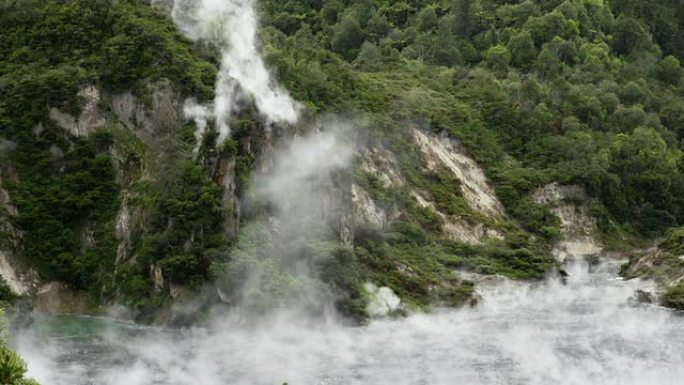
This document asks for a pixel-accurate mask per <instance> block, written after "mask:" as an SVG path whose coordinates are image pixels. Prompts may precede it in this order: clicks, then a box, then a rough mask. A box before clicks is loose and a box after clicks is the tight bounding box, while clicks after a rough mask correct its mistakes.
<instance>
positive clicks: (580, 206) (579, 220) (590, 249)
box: [533, 183, 602, 262]
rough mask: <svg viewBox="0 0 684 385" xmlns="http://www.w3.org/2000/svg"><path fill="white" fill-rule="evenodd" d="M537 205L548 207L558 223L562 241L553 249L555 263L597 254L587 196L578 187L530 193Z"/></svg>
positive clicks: (555, 186) (548, 187)
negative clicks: (556, 260)
mask: <svg viewBox="0 0 684 385" xmlns="http://www.w3.org/2000/svg"><path fill="white" fill-rule="evenodd" d="M533 198H534V200H535V201H536V202H537V203H542V204H545V205H548V206H549V207H550V208H551V211H552V212H553V213H554V214H556V215H557V216H558V218H559V219H560V221H561V231H562V232H563V235H564V238H565V239H564V240H563V241H561V242H560V243H559V244H558V245H557V246H556V248H555V249H554V255H555V256H556V258H557V259H558V261H559V262H563V261H565V260H566V259H567V258H568V257H578V256H580V257H581V256H590V255H594V254H597V253H599V252H601V250H602V247H601V246H600V244H599V243H598V241H597V240H596V239H595V237H594V234H596V231H597V230H596V220H595V219H594V218H592V216H591V215H590V214H589V210H588V208H587V206H586V204H585V203H586V202H588V197H587V194H586V192H585V190H584V188H582V187H581V186H561V185H559V184H558V183H551V184H549V185H546V186H544V187H542V188H540V189H539V190H537V191H536V192H535V193H534V196H533Z"/></svg>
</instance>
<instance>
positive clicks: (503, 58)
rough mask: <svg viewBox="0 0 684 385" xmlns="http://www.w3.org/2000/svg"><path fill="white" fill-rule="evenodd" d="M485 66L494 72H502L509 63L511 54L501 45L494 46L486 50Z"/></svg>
mask: <svg viewBox="0 0 684 385" xmlns="http://www.w3.org/2000/svg"><path fill="white" fill-rule="evenodd" d="M486 59H487V65H488V66H489V68H492V69H493V70H496V71H504V70H506V68H508V64H509V63H510V62H511V53H510V51H508V48H506V47H504V46H503V45H500V44H499V45H495V46H494V47H492V48H490V49H489V50H487V56H486Z"/></svg>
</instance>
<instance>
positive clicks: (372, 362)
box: [18, 263, 684, 385]
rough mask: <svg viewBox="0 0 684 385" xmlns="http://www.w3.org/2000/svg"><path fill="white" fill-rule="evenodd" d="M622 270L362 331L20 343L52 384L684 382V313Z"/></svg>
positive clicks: (581, 266)
mask: <svg viewBox="0 0 684 385" xmlns="http://www.w3.org/2000/svg"><path fill="white" fill-rule="evenodd" d="M617 268H618V266H616V265H614V264H613V265H605V266H603V267H601V268H599V269H596V270H590V268H589V266H588V265H587V264H586V263H578V264H576V265H574V266H570V267H569V269H568V270H569V271H570V273H571V277H570V279H569V281H568V283H567V284H562V283H561V282H558V281H551V282H546V283H543V284H540V285H536V286H533V285H530V284H528V283H510V284H506V285H501V286H498V287H496V288H493V289H490V290H489V291H487V292H485V293H484V305H483V306H482V307H479V308H475V309H462V310H450V311H445V312H442V313H439V312H438V313H436V314H430V315H413V316H411V317H409V318H407V319H403V320H395V321H390V320H385V321H376V322H374V323H372V324H371V325H368V326H366V327H362V328H349V327H343V326H340V325H338V324H334V323H320V322H313V323H311V322H306V321H305V320H302V319H300V318H299V315H296V317H297V318H294V317H293V315H286V314H281V315H280V316H278V317H276V318H272V319H270V320H269V321H268V323H267V324H266V325H264V324H261V325H260V327H251V326H249V325H227V324H226V323H225V322H219V323H217V324H216V325H215V326H214V327H212V328H206V329H192V330H184V331H170V330H161V329H155V328H143V329H141V328H139V327H132V326H130V325H129V326H126V325H113V326H111V327H110V328H109V329H108V332H106V333H101V334H100V337H99V338H93V337H92V336H91V337H88V338H89V339H85V340H84V339H83V338H82V337H71V338H64V336H63V335H62V336H61V338H57V337H54V336H53V337H49V336H46V335H45V334H40V333H38V334H35V333H36V332H34V334H31V333H28V334H21V335H20V337H19V341H18V342H19V343H18V346H19V348H20V349H19V350H20V352H21V353H22V354H23V355H24V356H25V357H26V358H27V359H28V362H29V372H30V374H31V375H32V376H34V377H36V378H37V379H38V380H40V381H42V382H43V383H44V384H49V385H85V384H91V383H92V384H98V385H150V384H159V385H187V384H204V385H224V384H233V385H262V384H263V385H266V384H268V385H280V384H282V383H284V382H288V383H289V384H292V385H317V384H320V385H380V384H398V385H414V384H426V385H443V384H444V385H446V384H473V385H478V384H530V385H546V384H560V385H585V384H600V385H643V384H662V385H675V384H680V383H681V379H682V378H684V351H683V350H682V346H684V334H683V333H681V330H682V328H683V327H684V318H682V317H681V316H677V314H676V313H674V312H671V311H668V310H664V309H658V308H654V307H635V306H630V305H628V301H627V298H626V293H629V292H630V290H631V289H634V287H636V285H638V283H634V282H625V281H620V280H617V279H615V272H616V271H617ZM77 322H85V321H83V320H80V321H77ZM33 330H34V331H39V330H40V328H39V327H34V328H33ZM74 330H80V329H78V328H74ZM84 341H86V342H84ZM89 381H92V382H89Z"/></svg>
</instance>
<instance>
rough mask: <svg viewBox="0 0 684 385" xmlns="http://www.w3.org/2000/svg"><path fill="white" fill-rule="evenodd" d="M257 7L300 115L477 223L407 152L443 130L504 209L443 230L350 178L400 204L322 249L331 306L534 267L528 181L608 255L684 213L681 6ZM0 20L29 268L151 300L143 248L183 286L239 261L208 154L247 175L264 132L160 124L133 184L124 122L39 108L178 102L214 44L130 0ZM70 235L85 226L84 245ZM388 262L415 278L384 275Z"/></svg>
mask: <svg viewBox="0 0 684 385" xmlns="http://www.w3.org/2000/svg"><path fill="white" fill-rule="evenodd" d="M155 3H156V2H155ZM256 4H257V8H258V13H259V15H260V20H261V31H260V37H261V40H262V42H263V52H264V56H265V58H266V61H267V63H268V64H269V65H270V67H271V68H272V70H273V73H274V76H275V78H276V79H277V80H278V81H279V82H280V83H282V84H283V85H284V86H285V88H286V89H287V90H289V92H290V93H291V94H292V96H293V97H294V98H295V99H296V100H298V101H300V102H302V103H303V104H304V106H305V109H306V113H307V114H309V115H314V114H317V113H337V114H343V115H352V116H359V117H363V119H365V120H366V121H367V122H368V124H366V128H365V132H364V135H366V136H367V140H368V141H370V142H374V143H381V144H382V145H383V146H384V147H386V148H388V149H390V150H391V151H392V152H393V153H394V154H395V155H397V158H398V162H399V164H400V166H401V171H402V173H403V174H404V175H405V176H406V178H407V179H408V180H409V181H410V183H411V185H413V186H419V187H420V188H421V189H422V190H425V191H427V192H428V193H429V195H430V197H431V198H432V200H433V201H434V202H435V204H436V206H437V207H438V209H439V210H440V211H441V212H446V213H449V214H458V215H461V216H464V217H470V218H473V220H475V221H477V220H484V219H482V218H477V213H474V212H472V211H471V210H469V209H468V207H467V205H465V204H464V201H463V197H462V196H460V194H459V193H458V192H457V190H458V188H457V187H458V181H457V180H454V178H453V176H451V175H449V174H448V173H442V172H431V173H426V172H425V170H423V169H422V168H421V167H420V162H421V161H420V159H419V158H418V157H419V155H418V154H417V153H416V152H415V151H413V150H412V149H413V146H414V145H413V144H412V143H411V141H410V140H409V139H408V135H409V133H408V130H407V127H419V128H421V129H422V130H425V131H428V132H433V133H439V134H442V133H444V134H446V135H448V136H449V137H452V138H455V139H457V140H459V141H460V142H461V143H462V144H463V145H464V147H465V148H466V149H467V151H468V152H469V153H470V154H471V155H472V156H473V157H474V158H475V160H477V162H478V163H479V164H480V165H482V166H483V167H484V169H485V171H486V173H487V176H488V178H489V179H490V180H491V181H492V183H493V184H494V186H495V189H496V194H497V195H498V197H499V198H500V199H501V201H502V203H503V204H504V206H505V208H506V212H507V213H508V218H507V219H506V220H505V222H504V223H502V224H498V225H497V226H499V228H500V230H501V231H502V232H503V233H505V235H506V236H505V239H504V240H501V241H499V242H491V243H487V244H484V245H478V246H473V245H467V244H464V243H459V242H454V241H452V240H447V239H444V237H442V236H441V235H440V232H439V228H440V226H441V224H440V220H439V217H437V216H436V215H435V213H434V212H431V211H430V210H426V209H424V208H421V207H418V206H417V205H416V204H415V202H412V200H411V197H410V194H409V191H404V190H391V189H386V188H385V187H383V186H382V184H381V183H379V182H378V180H376V179H374V177H373V176H372V175H368V174H364V173H362V172H359V173H356V174H355V175H354V178H356V180H357V182H358V183H359V184H360V185H362V186H363V187H364V188H365V189H367V190H368V191H369V192H371V194H372V196H373V198H374V199H375V200H376V201H378V202H381V203H383V204H385V205H388V206H389V205H396V204H398V205H400V206H402V207H403V208H404V211H405V215H403V216H402V218H401V219H400V220H399V221H398V222H397V223H396V224H395V226H394V227H393V228H392V229H391V230H390V231H388V232H387V233H385V234H378V233H376V232H372V231H368V232H362V231H359V233H358V234H356V240H355V244H354V245H353V249H352V250H342V249H336V250H334V251H331V252H330V253H332V255H333V256H334V258H333V259H332V262H330V263H329V264H327V265H326V266H324V267H323V269H322V271H323V279H324V280H325V281H326V282H328V283H329V284H330V285H332V286H334V287H336V288H337V289H339V290H341V291H343V292H346V293H348V294H347V297H345V300H344V301H342V303H341V305H340V306H341V309H342V310H343V312H345V313H347V314H350V315H354V316H359V317H363V315H361V314H360V313H361V312H362V310H360V309H362V306H363V304H362V303H360V302H359V301H361V302H362V299H363V295H362V294H361V293H360V292H361V282H362V281H364V280H365V279H368V278H370V279H372V280H374V281H376V282H379V283H380V284H383V285H386V286H389V287H391V288H392V289H393V290H394V291H395V292H397V293H398V294H399V295H400V297H402V298H403V299H405V300H406V301H407V302H409V303H411V304H413V305H415V306H417V307H426V306H429V304H430V303H432V302H437V303H441V304H449V305H459V304H462V303H463V302H464V301H466V300H467V298H469V295H470V294H471V293H472V290H473V287H472V283H469V282H467V281H457V282H454V283H453V284H449V285H446V286H444V287H443V288H442V289H440V290H437V292H436V294H435V292H434V291H429V290H428V289H427V287H430V286H435V285H436V282H442V281H445V280H448V279H449V278H447V276H448V273H447V271H448V270H449V269H451V268H460V269H468V270H472V271H475V272H478V273H484V274H503V275H506V276H508V277H511V278H518V279H533V278H541V277H543V276H544V275H545V274H546V273H547V272H548V271H549V270H550V269H551V268H552V266H553V264H554V263H553V261H552V258H551V257H550V256H549V252H550V249H551V246H552V245H553V244H554V242H556V241H557V240H559V239H560V237H561V234H560V231H559V226H560V223H559V221H558V218H556V217H555V216H554V215H552V214H551V213H550V211H549V210H548V208H546V207H544V206H542V205H540V204H538V203H535V202H534V201H533V199H532V198H531V193H532V192H533V191H534V190H535V189H537V188H539V187H542V186H544V185H546V184H548V183H551V182H560V183H563V184H578V185H581V186H584V187H585V188H586V191H587V192H588V194H589V196H590V197H591V198H592V200H591V202H592V204H591V209H592V214H593V215H594V216H595V218H596V219H597V223H598V228H599V230H600V237H601V240H602V242H603V243H604V244H605V245H607V246H608V247H611V248H617V249H625V248H629V247H633V246H641V245H644V244H647V243H648V242H651V241H652V240H653V239H657V238H659V237H661V236H663V235H664V234H665V233H666V232H667V230H668V229H670V228H674V227H678V226H681V225H684V159H682V139H684V82H682V78H683V77H682V75H683V73H684V72H683V70H682V67H681V63H680V60H684V9H683V7H682V6H681V4H680V2H679V1H678V0H655V1H648V2H647V1H640V0H620V1H617V0H614V1H608V0H605V1H604V0H565V1H559V0H525V1H494V0H441V1H434V0H432V1H428V0H422V1H421V0H414V1H408V0H407V1H404V0H397V1H386V0H328V1H321V0H289V1H275V0H260V1H257V2H256ZM0 31H2V33H0V139H1V140H2V142H1V143H0V162H3V163H5V164H7V165H11V167H3V168H2V172H3V176H2V180H3V182H4V184H5V185H4V187H5V188H8V189H9V191H10V192H11V195H12V197H13V201H14V202H15V204H16V206H17V209H18V214H16V215H12V214H11V213H3V214H2V217H3V218H5V217H9V220H10V221H11V223H12V224H13V225H14V226H16V227H17V228H18V229H19V230H20V231H21V232H22V233H23V241H22V245H23V246H22V247H21V254H22V255H23V256H25V257H26V259H27V260H28V261H30V262H31V263H32V264H33V265H35V266H36V267H37V268H38V270H39V272H40V275H41V277H43V278H44V279H46V280H60V281H63V282H66V283H68V284H69V285H70V286H71V287H73V288H76V289H80V290H87V291H90V292H91V293H92V297H93V302H94V303H99V302H105V301H106V300H107V299H111V298H113V297H121V298H125V299H126V303H127V304H129V305H131V306H134V307H137V308H140V309H150V308H154V307H156V306H159V305H161V304H163V303H165V302H166V301H168V300H169V299H168V296H159V295H156V294H154V295H152V293H154V291H153V282H152V281H153V280H152V278H151V277H150V272H149V265H150V264H151V263H153V264H156V265H159V266H162V269H163V271H164V274H165V275H166V276H168V277H170V279H171V280H172V281H173V282H175V283H178V284H182V285H187V286H189V287H191V288H193V290H196V291H197V292H199V291H202V290H204V289H205V288H206V286H205V285H204V284H205V282H207V281H212V280H214V279H216V278H217V277H219V276H224V273H225V271H229V272H231V271H234V269H235V266H234V265H232V263H233V261H234V260H235V259H236V258H235V252H234V251H233V250H235V249H236V248H237V249H238V253H239V252H242V251H244V250H239V248H240V247H242V246H240V245H243V246H244V244H248V245H252V246H253V245H254V243H255V242H257V240H255V237H260V236H261V234H258V233H257V234H242V235H241V240H240V239H238V240H236V239H234V238H233V237H230V236H229V235H228V234H226V232H225V229H224V218H225V217H226V216H228V215H229V214H230V213H228V212H227V209H226V208H225V207H222V203H221V195H222V190H221V186H220V184H219V183H218V181H217V180H216V175H215V172H212V167H211V159H212V157H215V156H223V157H228V158H231V159H234V160H235V162H236V164H237V166H236V170H237V171H236V172H237V174H238V179H239V186H238V193H240V191H241V188H242V189H244V188H246V185H247V184H248V183H249V182H248V179H249V174H250V172H251V170H252V169H253V167H254V162H255V158H256V157H257V156H258V154H255V153H251V152H250V151H247V150H246V147H245V145H244V142H245V141H244V140H242V139H243V138H244V137H248V136H255V134H254V131H255V130H258V129H259V126H260V124H261V123H260V122H259V119H258V117H257V116H256V114H254V113H253V112H250V111H249V110H247V111H246V112H245V113H244V114H243V116H241V117H240V118H241V120H240V122H239V124H237V125H236V127H235V129H234V135H233V138H232V139H228V140H227V142H226V143H222V144H221V143H220V144H218V147H220V148H219V150H217V152H220V154H219V155H216V154H215V153H214V152H212V150H211V147H212V146H214V145H216V144H215V143H213V141H215V140H216V135H215V133H212V132H210V133H209V134H207V135H206V137H205V138H203V141H202V152H201V154H202V156H200V157H199V158H197V159H195V158H193V157H192V156H191V149H192V148H193V147H194V146H195V144H194V138H193V136H192V133H193V131H194V127H192V124H191V123H189V122H186V123H185V124H182V125H180V126H179V127H174V129H173V130H172V132H171V133H170V134H169V136H168V141H165V142H164V143H163V146H164V152H165V153H167V154H168V156H167V157H166V158H164V160H163V161H162V162H158V164H160V165H159V166H158V168H157V169H156V170H154V173H155V174H156V175H159V178H153V180H152V181H150V180H142V179H141V180H138V179H136V178H138V177H139V175H137V174H136V173H140V172H141V171H140V169H139V168H138V169H136V164H139V163H141V162H145V157H146V156H148V157H149V154H146V153H145V151H143V150H139V147H140V144H139V143H138V142H136V139H134V138H131V135H130V134H127V133H126V132H124V131H125V130H121V129H119V128H115V127H107V128H106V129H103V130H101V131H98V132H97V133H95V134H94V135H91V136H88V137H74V136H73V135H70V134H68V133H66V132H64V131H63V130H61V129H60V128H59V127H57V126H56V125H55V124H51V123H50V119H48V117H47V116H48V113H49V108H50V107H55V106H56V107H60V108H62V109H64V110H66V111H73V112H74V113H77V112H78V110H79V108H80V107H79V106H80V103H81V101H80V100H79V97H78V96H77V94H78V90H79V87H81V86H83V85H88V84H95V85H97V87H98V88H100V89H102V90H104V91H105V92H110V93H116V92H123V91H131V92H132V93H133V94H135V95H136V96H138V97H139V98H141V99H142V100H148V102H149V103H152V102H151V101H149V99H150V93H149V92H150V91H149V84H150V82H151V81H157V80H161V79H169V80H170V81H171V83H172V87H173V89H174V91H175V92H177V93H178V94H179V95H182V96H183V97H196V98H199V99H200V100H209V99H211V98H212V96H213V87H214V81H215V76H216V71H217V65H218V62H217V61H218V57H217V56H218V54H217V51H216V47H212V46H209V45H203V44H200V43H192V42H190V41H189V40H188V39H186V38H185V37H183V36H182V34H181V33H180V31H178V30H177V29H176V27H175V26H174V24H173V22H172V21H171V20H170V19H169V17H168V16H167V15H166V14H165V13H164V12H163V11H162V10H160V9H157V8H154V7H151V6H150V5H149V4H146V3H145V2H141V1H137V0H118V1H116V2H114V1H109V0H88V1H86V0H70V1H62V0H24V1H12V0H0ZM257 136H258V135H257ZM161 145H162V144H160V146H161ZM112 154H118V155H119V158H120V159H116V160H114V159H113V157H114V156H113V155H112ZM122 154H123V155H122ZM162 163H163V165H162ZM120 175H124V177H123V179H122V177H120ZM124 189H125V190H131V191H135V192H136V193H135V195H134V197H135V199H137V203H138V204H140V205H142V206H144V207H145V210H144V211H145V215H144V224H143V225H141V228H143V229H144V231H142V230H141V231H140V233H139V234H137V235H136V236H135V239H133V240H132V244H133V245H134V246H133V248H134V249H135V250H136V255H137V259H136V261H135V263H131V264H127V265H125V266H118V264H117V261H116V255H117V239H116V238H115V235H114V234H115V227H116V223H115V217H116V215H117V210H118V209H119V207H120V205H121V204H122V199H123V198H122V195H121V194H122V190H124ZM255 215H257V214H255ZM250 219H252V218H250V217H249V216H247V217H245V218H242V219H241V220H242V221H245V222H247V221H249V220H250ZM84 229H89V232H90V237H91V238H92V239H93V240H94V241H91V242H90V245H89V246H88V247H84V241H83V236H82V234H83V232H84ZM250 237H251V238H250ZM0 241H3V238H0ZM257 243H258V242H257ZM236 245H237V246H236ZM397 260H398V261H401V262H402V263H406V264H407V265H409V266H413V267H414V270H415V271H416V272H415V274H412V275H411V276H407V275H406V274H403V273H401V272H400V271H398V270H396V269H393V268H392V267H391V266H393V265H392V264H393V263H395V262H396V261H397ZM231 269H232V270H231ZM275 270H278V269H275ZM273 274H274V275H278V274H281V273H280V272H277V271H276V272H274V273H273ZM274 280H275V281H279V282H280V281H281V280H279V279H276V278H274ZM285 286H287V285H285ZM273 290H276V291H277V290H284V292H285V293H288V291H287V290H289V289H287V288H285V289H283V288H282V287H277V288H275V289H273ZM349 293H351V294H349ZM279 295H281V296H282V295H284V294H282V293H281V294H279ZM676 300H679V299H676Z"/></svg>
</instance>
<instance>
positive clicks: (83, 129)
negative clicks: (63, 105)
mask: <svg viewBox="0 0 684 385" xmlns="http://www.w3.org/2000/svg"><path fill="white" fill-rule="evenodd" d="M78 96H79V97H80V98H82V99H83V101H84V104H83V107H82V109H81V114H80V115H79V116H78V118H76V117H74V116H72V115H70V114H67V113H65V112H62V111H61V110H59V109H57V108H54V107H53V108H50V115H49V116H50V119H52V120H53V121H54V122H55V123H57V124H58V125H59V126H60V127H62V128H63V129H65V130H66V131H68V132H69V133H71V134H72V135H74V136H88V135H90V134H92V133H93V132H94V131H95V130H97V129H98V128H101V127H103V126H104V125H105V119H104V117H103V115H102V113H101V112H100V107H99V106H100V91H99V90H98V89H97V88H96V87H95V86H92V85H90V86H86V87H82V88H81V89H80V90H79V91H78Z"/></svg>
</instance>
